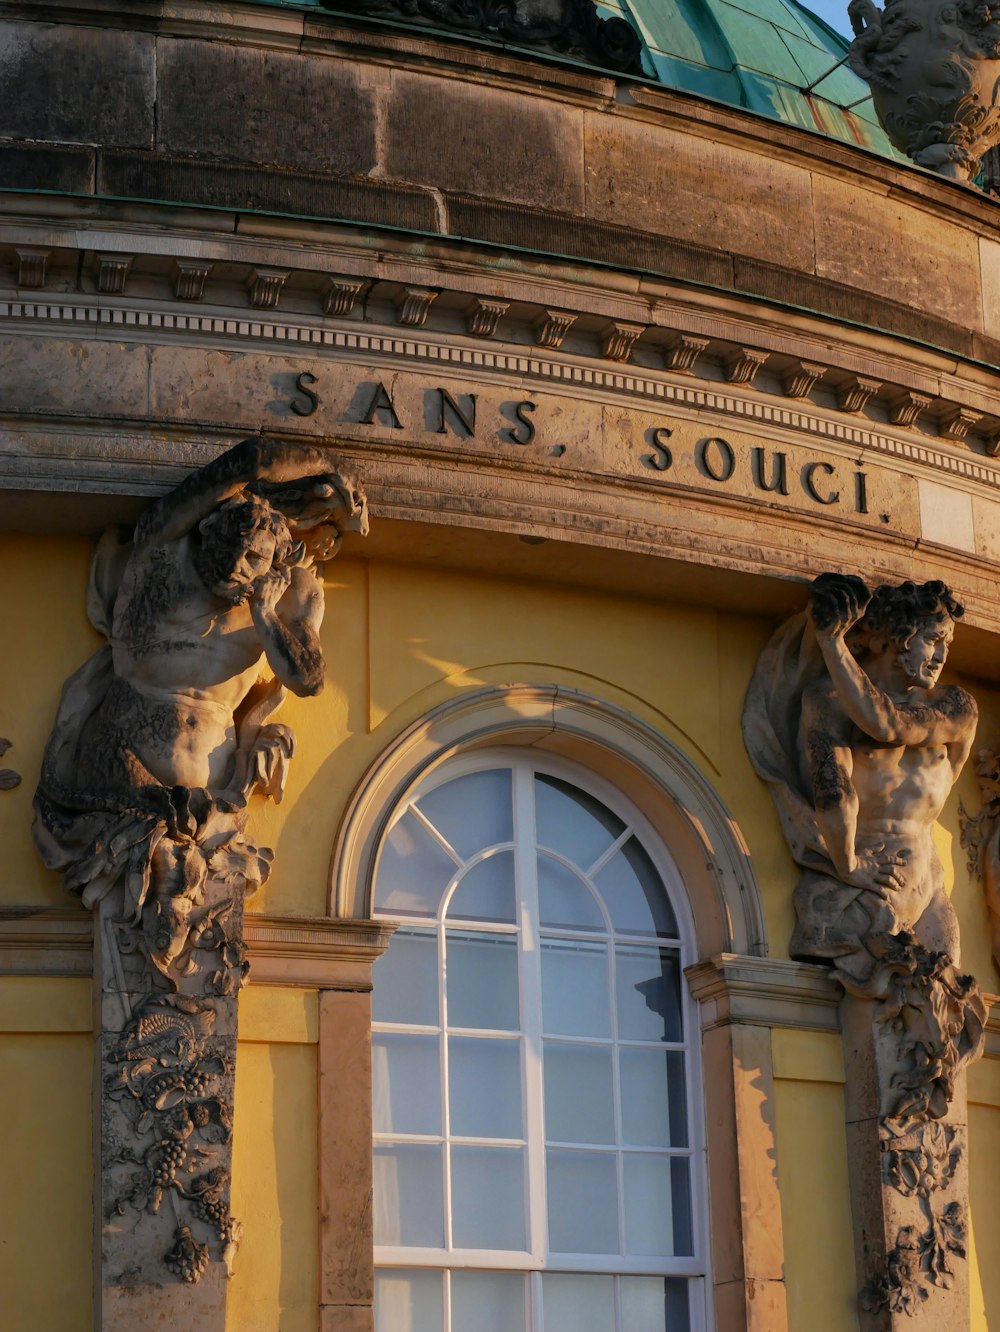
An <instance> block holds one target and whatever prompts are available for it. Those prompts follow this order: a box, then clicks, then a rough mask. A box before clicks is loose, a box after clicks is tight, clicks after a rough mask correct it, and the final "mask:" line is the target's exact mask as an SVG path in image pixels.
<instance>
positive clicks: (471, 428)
mask: <svg viewBox="0 0 1000 1332" xmlns="http://www.w3.org/2000/svg"><path fill="white" fill-rule="evenodd" d="M434 391H435V392H436V393H437V394H438V397H439V408H438V428H437V433H438V434H439V435H444V434H446V433H447V430H448V426H447V422H446V417H447V413H448V412H451V414H452V417H453V418H454V419H455V420H456V421H457V422H458V424H459V428H460V429H461V430H464V431H465V433H466V435H467V436H470V437H471V436H472V435H474V434H475V433H476V395H475V394H474V393H463V394H462V396H463V397H464V398H467V399H468V402H469V409H468V412H467V413H466V412H464V411H463V410H462V408H461V407H460V406H459V405H458V403H457V402H456V401H455V399H454V398H453V397H452V396H451V394H450V393H449V392H448V390H447V389H443V388H439V389H436V390H434Z"/></svg>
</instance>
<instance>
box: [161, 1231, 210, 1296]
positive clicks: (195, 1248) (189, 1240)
mask: <svg viewBox="0 0 1000 1332" xmlns="http://www.w3.org/2000/svg"><path fill="white" fill-rule="evenodd" d="M163 1261H164V1263H165V1264H166V1266H167V1268H168V1269H169V1270H170V1271H171V1272H173V1274H174V1276H176V1277H179V1278H180V1280H181V1281H185V1282H187V1283H188V1285H194V1283H195V1282H196V1281H200V1280H201V1276H202V1273H203V1272H204V1271H205V1268H206V1267H207V1266H208V1245H207V1244H199V1243H198V1241H197V1240H196V1239H195V1237H194V1236H193V1235H192V1234H191V1227H190V1226H178V1227H177V1229H176V1231H175V1232H174V1244H173V1248H172V1249H170V1250H169V1252H168V1253H166V1254H165V1255H164V1258H163Z"/></svg>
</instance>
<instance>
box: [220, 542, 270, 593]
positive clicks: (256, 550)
mask: <svg viewBox="0 0 1000 1332" xmlns="http://www.w3.org/2000/svg"><path fill="white" fill-rule="evenodd" d="M275 546H276V542H275V539H274V533H273V532H269V531H268V530H267V528H263V527H258V528H256V529H255V530H254V531H253V532H248V533H247V534H246V536H245V537H244V539H243V545H242V547H237V548H236V549H233V548H232V547H229V548H228V549H227V551H226V555H227V556H228V557H229V558H228V560H226V562H225V563H226V564H228V566H229V567H228V568H226V567H225V565H224V564H222V563H221V561H220V567H219V568H218V575H219V576H218V577H217V578H216V580H215V582H214V583H213V584H212V591H213V592H214V593H215V595H216V596H217V597H222V599H223V600H224V601H231V602H233V603H234V605H235V604H237V603H239V602H241V601H245V600H246V599H247V597H248V596H249V595H250V590H251V588H252V587H253V585H254V583H255V582H256V581H257V579H258V578H260V577H261V576H262V575H263V574H266V573H267V571H268V570H269V569H270V568H271V565H272V564H273V563H274V552H275Z"/></svg>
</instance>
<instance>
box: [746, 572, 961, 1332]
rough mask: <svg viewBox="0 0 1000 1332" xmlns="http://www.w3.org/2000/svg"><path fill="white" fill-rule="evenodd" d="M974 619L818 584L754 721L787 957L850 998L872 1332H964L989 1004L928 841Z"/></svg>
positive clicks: (784, 631) (764, 670)
mask: <svg viewBox="0 0 1000 1332" xmlns="http://www.w3.org/2000/svg"><path fill="white" fill-rule="evenodd" d="M961 615H962V607H961V606H959V605H958V603H957V602H956V601H955V600H954V598H953V597H952V596H951V594H950V593H949V591H948V589H947V588H946V587H945V586H944V584H943V583H926V584H924V585H923V586H917V585H916V584H913V583H904V584H902V585H901V586H900V587H880V588H878V589H877V590H876V591H875V593H874V594H872V593H871V592H870V591H869V589H868V588H867V587H866V586H865V584H864V583H863V582H862V581H861V579H860V578H854V577H844V576H841V575H836V574H824V575H822V576H821V577H820V578H818V579H816V581H815V582H814V583H813V586H812V594H811V598H810V605H809V610H808V612H807V613H806V614H803V615H798V616H795V617H794V618H793V619H792V620H790V621H789V622H788V623H786V624H785V625H784V626H782V628H781V629H779V630H778V632H777V633H776V634H775V635H774V637H773V638H772V640H771V642H770V643H769V645H768V646H767V648H766V649H765V650H764V652H763V654H762V655H761V658H760V661H759V662H758V664H757V668H756V671H755V673H754V677H753V680H752V682H751V685H750V689H749V691H748V694H747V699H746V704H745V708H744V715H743V731H744V738H745V741H746V745H747V751H748V753H749V755H750V757H751V760H752V761H753V763H754V766H755V768H756V769H757V772H758V773H759V775H760V776H761V777H762V778H763V780H764V781H766V782H767V783H768V785H769V787H770V789H771V793H772V795H773V796H774V800H775V804H776V806H777V809H778V813H779V816H780V818H781V822H782V826H783V830H784V833H785V837H786V839H787V841H788V844H789V848H790V850H791V852H792V854H793V856H794V857H795V860H796V862H797V863H798V865H799V866H800V870H801V873H800V877H799V881H798V884H797V886H796V889H795V913H796V927H795V932H794V934H793V936H792V940H791V953H792V956H793V957H794V958H796V959H798V960H801V961H814V962H817V961H819V962H826V963H828V964H829V965H830V966H831V967H832V969H833V975H834V976H835V977H836V979H837V980H838V981H839V982H840V983H841V985H842V986H843V989H844V999H843V1001H842V1003H841V1025H842V1029H843V1032H844V1046H845V1063H846V1068H847V1094H846V1100H847V1133H848V1148H849V1158H850V1162H851V1187H852V1203H853V1210H854V1219H855V1251H856V1255H857V1262H858V1272H859V1276H860V1278H861V1280H862V1282H863V1286H864V1288H863V1290H862V1292H861V1296H860V1300H859V1306H860V1318H861V1328H862V1332H885V1330H886V1329H895V1328H897V1327H899V1328H901V1327H903V1326H904V1325H905V1326H906V1327H907V1328H911V1329H927V1332H931V1329H933V1330H934V1332H940V1330H941V1329H944V1328H947V1329H949V1330H951V1329H958V1328H962V1327H966V1328H967V1327H968V1316H969V1315H968V1307H969V1304H968V1276H967V1271H966V1267H965V1264H964V1258H965V1243H966V1241H965V1234H966V1225H967V1218H966V1212H967V1208H968V1184H967V1176H968V1160H967V1154H966V1116H965V1087H964V1070H965V1068H966V1067H967V1065H968V1064H970V1063H972V1062H973V1061H974V1060H976V1059H978V1058H979V1056H980V1055H981V1053H982V1050H983V1042H984V1030H985V1023H986V1005H985V1002H984V1000H983V996H982V995H981V993H980V991H979V988H978V986H977V985H976V982H975V981H974V980H973V978H972V977H971V976H967V975H964V974H962V972H961V971H960V969H959V961H960V958H959V937H958V922H957V919H956V916H955V912H954V910H953V908H952V906H951V903H950V902H949V900H948V896H947V893H946V892H945V886H944V874H943V870H942V866H941V864H940V861H939V860H938V857H937V853H936V850H935V847H934V842H933V836H932V833H933V827H934V822H935V820H936V819H937V817H938V815H939V814H940V812H941V809H942V808H943V806H944V803H945V800H946V799H947V797H948V795H949V794H950V792H951V788H952V786H953V785H954V782H955V780H956V779H957V777H958V774H959V772H960V771H961V768H962V766H963V765H964V763H965V761H966V759H967V757H968V754H969V750H970V748H971V745H972V741H973V737H974V735H975V727H976V719H977V709H976V704H975V702H974V700H973V699H972V698H971V696H970V695H969V694H967V693H966V692H965V690H963V689H960V688H958V687H957V686H954V685H942V684H941V683H940V675H941V671H942V669H943V667H944V664H945V660H946V657H947V652H948V646H949V644H950V642H951V638H952V635H953V633H954V628H955V623H956V621H957V620H958V619H960V617H961Z"/></svg>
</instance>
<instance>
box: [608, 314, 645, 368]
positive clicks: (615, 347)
mask: <svg viewBox="0 0 1000 1332" xmlns="http://www.w3.org/2000/svg"><path fill="white" fill-rule="evenodd" d="M645 331H646V325H645V324H626V323H614V324H612V325H611V327H610V328H608V329H607V330H606V331H605V333H604V335H603V336H602V338H601V355H602V356H604V357H606V358H607V359H608V360H609V361H627V360H628V358H629V357H630V356H631V355H632V348H633V347H634V346H635V344H636V343H637V342H638V340H639V339H640V338H641V337H642V335H643V333H645Z"/></svg>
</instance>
